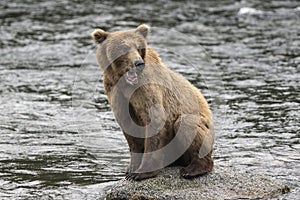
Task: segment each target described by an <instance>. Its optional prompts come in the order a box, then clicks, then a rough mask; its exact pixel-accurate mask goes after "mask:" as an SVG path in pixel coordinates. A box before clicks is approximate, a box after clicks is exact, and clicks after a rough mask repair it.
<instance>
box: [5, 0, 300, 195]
mask: <svg viewBox="0 0 300 200" xmlns="http://www.w3.org/2000/svg"><path fill="white" fill-rule="evenodd" d="M145 2H147V1H143V2H139V1H120V0H118V1H91V0H87V1H81V0H77V1H70V0H62V1H44V0H30V1H29V0H13V1H10V0H2V1H1V2H0V25H1V26H0V111H1V112H0V199H1V200H2V199H55V200H57V199H91V200H92V199H103V198H104V196H103V195H104V188H106V187H109V186H110V185H112V184H113V183H114V181H117V180H120V179H122V178H124V172H125V167H126V166H127V164H128V163H129V159H130V157H129V151H128V146H127V143H126V141H125V138H124V136H123V135H122V132H121V131H120V129H119V127H118V125H117V123H116V121H115V119H114V116H113V114H112V111H111V110H110V107H109V105H108V102H107V99H106V96H105V94H104V91H103V85H102V83H101V81H102V77H101V71H100V69H99V67H98V65H97V63H96V59H95V50H96V45H95V44H94V43H93V41H92V39H91V32H92V31H93V30H94V29H96V28H102V29H104V30H107V31H115V30H126V29H132V28H135V27H137V26H138V25H140V24H142V23H146V24H148V25H150V26H151V27H153V31H152V35H151V36H150V37H149V45H151V46H152V47H153V48H154V49H156V50H157V51H158V52H159V54H160V56H161V57H162V59H163V61H164V62H165V63H166V64H167V65H168V66H169V67H170V68H172V69H174V70H176V71H178V72H180V73H181V74H183V75H184V76H185V77H186V78H187V79H188V80H190V81H191V82H192V83H193V84H194V85H196V86H197V87H198V88H199V89H200V90H201V92H202V93H203V94H204V95H205V96H206V98H207V99H208V101H209V104H210V106H211V108H212V111H213V114H214V122H215V126H216V142H215V146H214V147H215V150H214V158H215V164H216V165H222V166H230V167H235V168H237V169H240V170H246V171H251V172H253V173H257V174H265V175H269V176H271V177H273V178H276V179H278V180H280V181H282V182H283V183H285V184H287V185H289V186H290V187H291V193H289V194H287V195H283V196H282V197H281V198H282V199H295V200H296V199H298V198H299V196H300V189H299V188H300V170H299V169H300V139H299V138H300V3H299V1H298V0H288V1H285V0H268V1H260V0H252V1H247V0H241V1H235V0H223V1H217V0H210V1H208V0H207V1H186V2H185V1H166V0H158V1H149V2H148V3H145Z"/></svg>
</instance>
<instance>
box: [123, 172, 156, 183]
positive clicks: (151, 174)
mask: <svg viewBox="0 0 300 200" xmlns="http://www.w3.org/2000/svg"><path fill="white" fill-rule="evenodd" d="M157 174H158V171H155V172H146V173H137V172H134V173H129V174H127V176H126V177H125V179H126V180H135V181H140V180H143V179H147V178H152V177H154V176H156V175H157Z"/></svg>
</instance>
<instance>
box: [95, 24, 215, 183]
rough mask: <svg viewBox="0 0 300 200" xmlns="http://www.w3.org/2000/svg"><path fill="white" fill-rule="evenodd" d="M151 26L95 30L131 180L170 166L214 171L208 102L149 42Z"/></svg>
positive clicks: (188, 173) (185, 172)
mask: <svg viewBox="0 0 300 200" xmlns="http://www.w3.org/2000/svg"><path fill="white" fill-rule="evenodd" d="M149 30H150V28H149V27H148V26H147V25H140V26H138V27H137V28H136V29H134V30H127V31H117V32H110V33H109V32H105V31H103V30H101V29H97V30H95V31H94V32H93V33H92V37H93V39H94V41H95V43H97V44H99V47H98V49H97V53H96V57H97V61H98V63H99V65H100V67H101V68H102V71H103V84H104V88H105V92H106V94H107V97H108V101H109V103H110V105H111V108H112V110H113V112H114V115H115V117H116V120H117V122H118V124H119V125H120V127H121V129H122V131H123V133H124V135H125V137H126V140H127V142H128V145H129V148H130V153H131V162H130V165H129V166H128V168H127V179H133V180H142V179H145V178H150V177H153V176H155V175H156V174H157V173H158V172H159V170H160V169H161V168H163V167H166V166H169V165H180V166H183V168H182V170H181V172H180V173H181V175H182V176H183V177H184V178H192V177H195V176H198V175H202V174H205V173H208V172H211V171H212V169H213V159H212V157H211V154H212V149H213V147H212V146H213V142H214V127H213V122H212V116H211V111H210V109H209V106H208V104H207V102H206V100H205V98H204V97H203V96H202V94H201V93H200V92H199V91H198V89H197V88H196V87H194V86H193V85H192V84H191V83H189V82H188V81H187V80H186V79H185V78H184V77H183V76H181V75H180V74H178V73H176V72H174V71H172V70H171V69H169V68H168V67H166V66H165V65H164V64H163V63H162V61H161V59H160V58H159V56H158V54H157V53H156V52H155V51H154V50H153V49H152V48H151V47H149V46H148V45H147V42H146V37H147V35H148V33H149Z"/></svg>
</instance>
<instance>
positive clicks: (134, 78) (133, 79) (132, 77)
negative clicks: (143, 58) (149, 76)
mask: <svg viewBox="0 0 300 200" xmlns="http://www.w3.org/2000/svg"><path fill="white" fill-rule="evenodd" d="M126 82H127V83H129V84H130V85H136V84H137V83H138V75H137V73H136V69H134V68H131V69H130V70H129V71H128V72H126Z"/></svg>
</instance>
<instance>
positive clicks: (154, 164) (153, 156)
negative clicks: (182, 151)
mask: <svg viewBox="0 0 300 200" xmlns="http://www.w3.org/2000/svg"><path fill="white" fill-rule="evenodd" d="M166 135H167V131H166V130H165V128H163V130H161V131H160V132H159V133H158V134H157V135H155V136H152V137H150V138H146V139H145V141H144V147H145V151H144V154H143V157H142V162H141V165H140V166H139V168H138V169H137V170H135V171H134V172H133V173H130V174H128V175H127V176H126V179H127V180H136V181H139V180H143V179H147V178H151V177H154V176H156V175H157V174H158V173H159V171H160V169H162V168H164V167H166V166H165V163H164V157H165V155H164V154H163V153H162V151H160V149H161V148H162V147H164V146H165V145H166V143H165V141H166V140H165V137H166Z"/></svg>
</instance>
